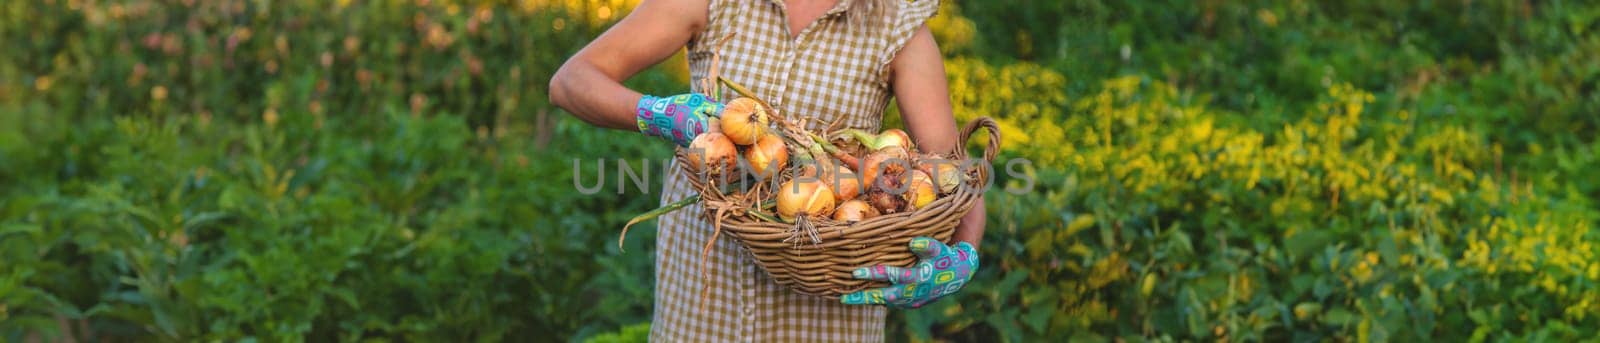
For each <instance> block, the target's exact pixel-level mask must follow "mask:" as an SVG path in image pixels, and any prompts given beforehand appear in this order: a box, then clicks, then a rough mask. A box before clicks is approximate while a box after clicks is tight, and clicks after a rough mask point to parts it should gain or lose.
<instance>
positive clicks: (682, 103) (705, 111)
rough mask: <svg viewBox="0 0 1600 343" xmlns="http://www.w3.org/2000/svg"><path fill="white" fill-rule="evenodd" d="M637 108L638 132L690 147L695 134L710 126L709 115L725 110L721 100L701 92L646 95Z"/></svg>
mask: <svg viewBox="0 0 1600 343" xmlns="http://www.w3.org/2000/svg"><path fill="white" fill-rule="evenodd" d="M634 112H636V113H637V114H635V119H636V120H637V121H638V122H639V132H641V133H644V134H645V135H648V136H656V137H662V138H666V139H667V140H671V141H672V142H674V143H678V146H683V147H687V146H689V142H691V141H694V137H695V136H699V135H700V134H701V133H705V132H706V130H710V129H711V124H712V123H711V119H710V118H711V117H713V116H716V115H718V114H720V113H722V103H718V102H716V101H715V100H711V98H709V97H706V96H705V94H699V93H689V94H679V95H673V96H669V97H655V96H650V95H645V96H644V97H643V98H639V106H638V107H636V108H635V111H634Z"/></svg>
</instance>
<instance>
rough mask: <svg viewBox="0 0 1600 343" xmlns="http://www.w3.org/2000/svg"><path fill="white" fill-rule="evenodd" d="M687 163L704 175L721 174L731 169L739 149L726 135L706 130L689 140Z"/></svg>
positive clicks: (735, 161)
mask: <svg viewBox="0 0 1600 343" xmlns="http://www.w3.org/2000/svg"><path fill="white" fill-rule="evenodd" d="M688 153H689V163H690V164H692V165H694V168H695V169H697V170H700V171H701V172H702V173H705V175H713V176H714V175H722V173H724V172H728V171H732V170H733V168H734V164H735V163H737V160H736V159H737V156H738V155H739V150H738V149H736V148H734V146H733V142H731V141H729V140H728V137H727V136H725V135H723V134H721V133H717V132H706V133H702V134H700V135H699V136H695V138H694V141H691V142H689V152H688Z"/></svg>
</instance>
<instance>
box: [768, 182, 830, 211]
mask: <svg viewBox="0 0 1600 343" xmlns="http://www.w3.org/2000/svg"><path fill="white" fill-rule="evenodd" d="M777 193H778V216H779V217H783V219H784V220H790V221H793V220H795V218H798V217H800V216H802V215H810V216H819V217H824V218H826V217H828V216H829V215H832V214H833V208H834V206H833V205H834V201H833V190H832V189H829V188H828V186H827V185H824V184H823V183H822V180H818V179H803V180H800V181H799V182H796V180H789V181H787V182H784V183H783V185H782V186H779V188H778V189H777Z"/></svg>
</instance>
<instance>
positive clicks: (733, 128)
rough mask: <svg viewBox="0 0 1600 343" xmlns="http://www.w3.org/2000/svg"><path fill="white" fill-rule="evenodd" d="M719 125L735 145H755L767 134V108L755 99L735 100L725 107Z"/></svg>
mask: <svg viewBox="0 0 1600 343" xmlns="http://www.w3.org/2000/svg"><path fill="white" fill-rule="evenodd" d="M718 123H719V126H722V134H725V135H728V139H729V140H732V141H733V144H738V145H750V144H755V142H756V140H758V139H761V136H765V135H766V133H767V123H768V119H767V108H766V107H762V106H761V102H759V101H756V100H755V99H751V98H738V99H733V101H729V102H728V104H727V105H726V106H723V108H722V118H721V119H719V120H718Z"/></svg>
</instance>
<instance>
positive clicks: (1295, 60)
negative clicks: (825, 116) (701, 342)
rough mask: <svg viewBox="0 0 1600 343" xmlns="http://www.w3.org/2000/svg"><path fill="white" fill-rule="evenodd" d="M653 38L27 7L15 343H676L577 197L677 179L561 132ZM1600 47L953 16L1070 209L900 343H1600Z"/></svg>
mask: <svg viewBox="0 0 1600 343" xmlns="http://www.w3.org/2000/svg"><path fill="white" fill-rule="evenodd" d="M633 5H634V2H633V1H600V0H587V1H579V0H569V1H546V0H535V1H522V2H515V3H502V2H489V1H444V0H434V1H427V0H419V1H348V0H341V1H290V2H257V1H244V0H218V1H192V0H122V1H88V0H22V1H7V2H4V3H3V4H0V42H4V47H5V49H3V51H0V340H4V341H19V340H23V339H27V338H45V339H59V338H65V337H75V338H106V339H113V340H135V341H170V340H236V339H267V340H274V341H276V340H302V339H304V340H317V341H323V340H336V339H337V340H358V339H375V340H402V341H406V340H451V341H455V340H497V339H515V338H519V337H521V338H528V337H562V338H565V339H569V340H586V339H594V340H596V341H634V340H638V339H640V338H642V336H643V335H644V334H645V333H646V332H648V329H647V328H648V323H647V322H648V320H649V316H650V301H651V284H652V270H651V256H652V253H651V251H652V249H653V240H654V232H653V230H635V231H634V232H637V233H636V234H635V236H633V237H629V238H630V239H629V240H628V242H629V243H628V244H629V249H628V251H629V252H628V253H622V252H619V251H618V250H617V248H616V247H615V246H614V245H613V244H611V243H610V242H613V240H614V239H615V238H616V234H617V233H618V229H619V228H620V226H621V223H623V222H625V221H626V220H627V218H629V217H631V216H632V215H633V214H636V213H640V212H643V211H646V210H648V209H650V208H652V207H654V205H655V204H656V200H655V197H654V196H653V195H641V194H640V193H639V192H638V190H634V189H628V190H626V192H622V191H615V192H614V191H612V189H610V188H609V187H610V186H613V185H616V184H617V182H614V181H615V180H611V181H613V182H609V183H608V188H607V191H606V192H601V193H600V194H596V195H581V194H578V193H577V192H573V191H571V189H572V188H569V187H572V186H570V185H571V184H572V183H573V180H572V173H573V172H572V168H573V167H572V161H573V160H574V159H585V160H590V159H594V158H607V159H611V160H609V161H608V162H615V161H616V160H615V159H624V160H627V161H629V162H630V163H633V164H634V165H638V164H639V163H645V162H650V163H653V164H654V165H655V167H656V168H659V164H658V163H659V161H660V160H662V159H664V158H667V157H668V156H669V155H670V150H669V148H668V147H667V146H666V144H662V143H660V142H658V141H655V140H652V139H648V138H643V137H639V136H638V135H636V134H631V133H627V132H617V131H604V130H599V129H594V128H591V127H588V126H586V125H584V124H582V123H581V122H579V121H577V120H575V119H573V118H571V117H570V116H567V115H564V114H563V113H562V112H560V111H559V110H557V109H555V108H554V107H553V106H551V105H549V103H548V101H547V99H545V96H544V94H545V89H544V88H545V87H546V82H547V80H548V79H549V77H550V74H551V73H552V72H554V70H555V68H556V67H557V66H559V65H560V63H561V62H562V61H563V60H564V59H565V58H566V56H568V55H570V54H571V53H572V52H574V51H576V49H578V48H579V47H581V46H582V44H584V43H585V42H587V41H588V40H590V39H592V38H593V37H594V36H595V35H597V34H598V33H599V32H601V31H602V30H603V29H604V28H605V27H607V25H609V24H610V23H611V22H614V21H615V20H617V19H619V18H620V17H621V16H623V15H625V13H626V12H627V11H628V10H629V9H631V8H632V6H633ZM1597 19H1600V7H1595V6H1592V5H1588V4H1585V3H1583V2H1577V1H1536V2H1514V1H1487V2H1468V1H1422V2H1395V1H1365V0H1362V1H1344V2H1310V1H1243V2H1223V1H1167V0H1149V1H1092V0H1091V1H1061V2H1056V1H956V2H947V3H946V4H944V8H943V9H942V11H941V14H940V16H939V17H938V18H936V19H935V20H934V21H933V22H931V23H930V26H931V27H932V28H933V30H934V32H935V34H936V35H937V36H938V38H939V40H940V43H941V49H942V50H943V51H944V52H945V54H946V59H947V64H946V65H947V71H948V72H949V74H950V79H951V88H952V92H953V95H954V97H955V105H956V110H957V115H958V117H959V118H960V119H961V120H963V121H965V120H970V119H971V118H974V117H977V116H994V117H997V118H999V119H1001V120H1002V122H1003V124H1002V125H1003V127H1004V128H1005V130H1006V145H1005V150H1004V153H1003V154H1002V159H1009V158H1027V159H1029V160H1031V161H1033V163H1032V164H1031V165H1030V166H1019V167H1016V169H1014V170H1016V171H1018V172H1021V173H1026V174H1027V175H1029V176H1031V177H1032V179H1033V180H1034V181H1035V182H1034V183H1033V184H1032V191H1031V192H1027V193H1025V194H1011V193H1006V192H1003V191H1000V190H995V191H992V192H991V193H989V206H988V211H989V223H988V228H989V230H988V233H987V234H986V237H985V241H984V242H985V243H984V244H983V246H982V247H981V254H982V258H983V260H984V266H985V267H984V268H983V270H982V271H980V274H979V275H978V276H977V278H976V279H975V280H974V282H973V283H972V284H971V286H970V287H969V288H968V289H966V290H965V291H963V292H962V293H961V294H959V295H958V296H956V297H955V298H954V299H951V300H947V301H942V302H939V303H937V304H934V305H932V306H930V307H929V308H925V309H921V310H915V311H896V312H894V314H893V315H892V318H891V321H890V329H891V330H890V331H891V334H890V337H889V338H890V339H891V340H917V341H925V340H954V341H976V340H985V341H987V340H990V339H995V338H998V339H1001V340H1004V341H1037V340H1043V339H1052V340H1053V339H1060V338H1063V337H1070V338H1076V339H1083V340H1110V339H1123V340H1134V341H1143V340H1185V339H1198V340H1215V339H1228V340H1233V339H1244V340H1256V339H1270V340H1288V339H1293V340H1324V339H1329V340H1341V341H1342V340H1358V341H1369V340H1377V341H1387V340H1396V341H1412V340H1418V339H1441V340H1449V341H1459V340H1473V341H1477V340H1496V341H1498V340H1556V341H1568V340H1576V339H1592V338H1593V337H1596V336H1597V335H1600V332H1597V331H1596V330H1597V329H1596V328H1600V262H1596V261H1597V260H1600V243H1597V242H1600V232H1597V230H1596V226H1597V224H1600V210H1597V208H1596V205H1595V201H1596V200H1597V199H1600V180H1597V179H1595V178H1594V176H1593V175H1595V174H1596V172H1600V157H1597V156H1600V153H1597V151H1600V141H1597V140H1596V139H1595V138H1594V136H1595V134H1596V133H1597V131H1600V115H1596V113H1600V91H1597V90H1596V87H1597V86H1600V62H1596V61H1600V35H1597V34H1596V33H1597V32H1600V24H1597ZM684 68H685V67H684V66H683V62H682V60H681V58H674V59H672V60H669V61H668V62H667V63H664V64H663V65H662V66H660V67H657V68H655V69H651V70H649V71H647V72H645V73H644V74H642V75H640V76H638V77H636V78H635V79H633V80H630V81H629V85H630V86H633V87H636V88H637V89H640V90H642V91H644V92H647V93H656V94H670V93H677V92H682V91H684V90H685V89H686V88H687V86H686V84H687V82H686V80H685V74H686V72H685V71H684ZM888 120H889V121H891V122H896V121H897V119H895V118H894V115H893V114H892V113H891V115H890V118H889V119H888ZM974 144H981V143H976V142H975V143H974ZM973 148H976V146H974V147H973ZM608 165H614V163H611V164H608ZM997 167H998V168H1002V170H1005V169H1004V168H1007V166H1005V165H999V166H997ZM584 168H586V169H588V170H592V168H594V167H593V166H588V165H586V166H584ZM1024 181H1025V180H1022V179H1004V180H1000V183H999V185H1002V186H1015V187H1021V186H1024V185H1025V184H1024V183H1025V182H1024ZM650 183H651V186H650V187H649V188H650V189H651V190H655V189H656V188H657V187H659V185H660V180H650Z"/></svg>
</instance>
